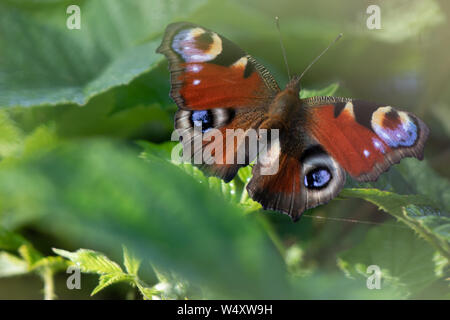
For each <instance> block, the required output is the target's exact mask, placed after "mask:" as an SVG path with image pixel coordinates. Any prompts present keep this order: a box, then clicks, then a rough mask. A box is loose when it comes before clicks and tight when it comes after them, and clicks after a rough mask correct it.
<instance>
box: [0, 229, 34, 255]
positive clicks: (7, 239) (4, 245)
mask: <svg viewBox="0 0 450 320" xmlns="http://www.w3.org/2000/svg"><path fill="white" fill-rule="evenodd" d="M24 244H28V241H27V240H25V239H24V238H23V237H22V236H21V235H19V234H17V233H15V232H12V231H9V230H6V229H5V228H2V227H0V249H3V250H8V251H16V250H17V249H19V247H21V246H22V245H24Z"/></svg>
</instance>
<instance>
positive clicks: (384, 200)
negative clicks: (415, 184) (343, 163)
mask: <svg viewBox="0 0 450 320" xmlns="http://www.w3.org/2000/svg"><path fill="white" fill-rule="evenodd" d="M340 196H343V197H355V198H361V199H364V200H366V201H369V202H372V203H374V204H375V205H377V206H378V207H379V208H380V209H382V210H384V211H386V212H388V213H390V214H391V215H393V216H394V217H395V218H397V219H398V220H400V221H402V222H404V223H405V224H406V225H408V226H409V227H411V228H412V229H413V230H414V231H416V232H417V233H418V234H419V235H420V236H421V237H422V238H424V239H425V240H427V241H428V242H429V243H430V244H431V245H433V246H434V247H435V248H436V249H437V250H438V251H439V252H440V253H441V254H442V255H444V256H445V257H446V258H447V259H448V260H449V261H450V249H449V243H448V237H447V235H446V232H447V231H446V230H447V229H448V221H449V219H448V217H445V215H447V213H446V212H445V211H439V210H438V209H436V208H434V205H433V203H432V202H430V200H429V199H428V198H426V197H424V196H421V195H398V194H395V193H392V192H387V191H380V190H377V189H344V190H342V192H341V193H340ZM430 212H432V214H433V216H434V217H430V216H429V213H430ZM432 226H433V227H432ZM436 226H437V227H436ZM434 228H436V230H438V231H441V230H442V234H440V233H439V232H435V230H434ZM439 228H442V229H439Z"/></svg>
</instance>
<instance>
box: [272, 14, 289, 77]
mask: <svg viewBox="0 0 450 320" xmlns="http://www.w3.org/2000/svg"><path fill="white" fill-rule="evenodd" d="M275 24H276V25H277V30H278V38H279V39H280V46H281V51H282V52H283V59H284V63H285V65H286V70H287V73H288V78H289V80H291V72H290V71H289V65H288V61H287V57H286V49H285V48H284V45H283V40H282V39H281V30H280V18H278V17H275Z"/></svg>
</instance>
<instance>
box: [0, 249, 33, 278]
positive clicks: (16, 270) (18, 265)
mask: <svg viewBox="0 0 450 320" xmlns="http://www.w3.org/2000/svg"><path fill="white" fill-rule="evenodd" d="M26 273H28V263H27V262H26V261H25V260H23V259H20V258H19V257H17V256H15V255H13V254H10V253H8V252H4V251H0V278H1V277H11V276H15V275H21V274H26Z"/></svg>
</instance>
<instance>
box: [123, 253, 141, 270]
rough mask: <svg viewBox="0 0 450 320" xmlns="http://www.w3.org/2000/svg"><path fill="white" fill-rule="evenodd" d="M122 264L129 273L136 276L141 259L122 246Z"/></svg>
mask: <svg viewBox="0 0 450 320" xmlns="http://www.w3.org/2000/svg"><path fill="white" fill-rule="evenodd" d="M123 264H124V266H125V269H126V270H127V272H128V273H129V274H131V275H134V276H137V274H138V271H139V266H140V265H141V261H140V260H139V259H137V258H136V257H135V256H134V255H132V254H131V253H130V252H129V251H128V249H127V248H126V247H125V246H123Z"/></svg>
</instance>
